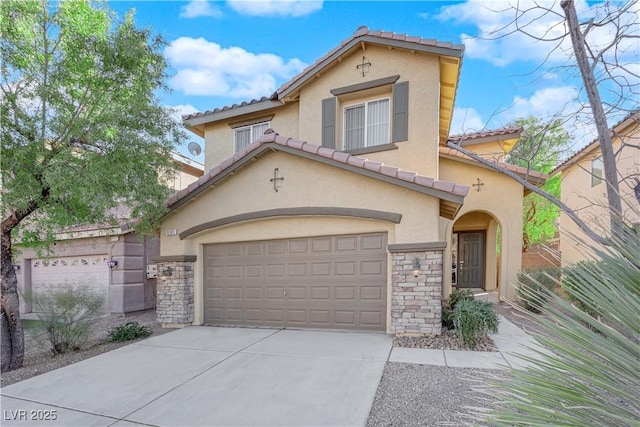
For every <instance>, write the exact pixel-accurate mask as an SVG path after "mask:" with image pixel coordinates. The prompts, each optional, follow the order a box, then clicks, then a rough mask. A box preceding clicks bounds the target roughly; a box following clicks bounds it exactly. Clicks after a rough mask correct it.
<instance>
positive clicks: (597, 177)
mask: <svg viewBox="0 0 640 427" xmlns="http://www.w3.org/2000/svg"><path fill="white" fill-rule="evenodd" d="M596 162H597V163H599V164H600V167H599V168H598V170H599V171H600V174H599V175H598V174H596V168H595V165H596ZM603 179H604V163H603V162H602V157H601V156H598V157H596V158H595V159H593V160H591V187H592V188H593V187H595V186H596V185H599V184H600V183H601V182H602V180H603Z"/></svg>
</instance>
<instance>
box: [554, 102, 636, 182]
mask: <svg viewBox="0 0 640 427" xmlns="http://www.w3.org/2000/svg"><path fill="white" fill-rule="evenodd" d="M633 122H635V123H636V124H639V123H640V109H639V110H633V111H631V112H630V113H629V114H628V115H626V116H625V117H624V118H623V119H622V120H620V121H619V122H617V123H615V124H614V125H613V126H611V128H610V129H609V130H610V132H611V133H612V134H615V133H616V132H621V131H622V129H623V128H624V127H626V126H628V125H629V124H632V123H633ZM612 136H613V135H612ZM597 148H600V141H599V140H598V138H596V139H594V140H593V141H591V142H590V143H589V144H587V145H585V146H584V147H582V148H581V149H579V150H578V151H576V152H575V153H573V154H572V155H571V156H570V157H569V158H568V159H566V160H565V161H563V162H562V163H560V164H559V165H558V166H556V167H555V168H553V170H552V171H551V172H550V173H549V175H551V176H553V175H555V174H556V173H558V172H560V171H562V170H563V169H566V168H567V167H568V166H569V165H571V164H574V163H575V162H577V161H579V160H580V159H582V157H583V156H586V155H587V154H589V153H591V152H592V151H594V150H595V149H597Z"/></svg>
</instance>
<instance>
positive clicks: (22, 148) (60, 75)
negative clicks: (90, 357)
mask: <svg viewBox="0 0 640 427" xmlns="http://www.w3.org/2000/svg"><path fill="white" fill-rule="evenodd" d="M0 13H1V15H0V35H1V39H0V54H1V55H2V65H1V67H0V74H1V81H0V88H1V92H0V96H1V101H2V102H1V107H0V121H1V122H0V127H1V129H2V136H1V139H0V144H1V145H0V149H1V153H2V159H1V162H0V164H1V174H2V176H1V178H2V224H1V230H0V232H1V233H0V237H1V254H0V257H1V262H2V269H1V277H2V316H1V322H2V324H1V327H2V371H5V370H9V369H15V368H18V367H20V366H21V365H22V361H23V354H24V340H23V331H22V323H21V321H20V314H19V310H18V294H17V289H16V288H17V281H16V275H15V272H14V270H13V268H12V257H13V250H14V249H13V247H12V244H13V243H14V241H15V239H16V238H19V241H20V244H21V245H24V246H35V247H44V248H46V247H48V245H50V244H51V243H52V242H53V241H54V236H55V232H56V230H60V229H62V228H64V227H68V226H72V225H74V224H78V223H117V221H118V220H119V219H121V218H122V211H123V210H124V211H126V212H128V213H129V215H128V217H129V218H133V219H136V223H137V227H138V229H139V230H141V231H144V230H151V229H153V227H154V224H155V222H154V218H158V216H159V215H160V214H161V213H162V211H163V206H162V200H163V199H164V198H165V197H166V196H167V191H168V190H167V189H166V187H164V186H163V185H162V181H163V179H165V178H167V177H169V175H170V174H171V168H172V166H171V156H170V150H171V149H172V148H173V145H174V143H176V142H178V141H180V140H181V139H182V138H183V137H184V135H183V131H182V129H181V127H180V125H179V124H178V123H177V122H176V121H174V120H173V119H172V116H171V113H172V112H171V111H169V110H167V109H166V108H163V107H162V105H161V104H160V100H159V98H158V96H157V93H159V92H161V91H163V90H166V89H167V88H166V86H165V80H166V63H165V60H164V58H163V56H162V53H161V51H162V49H163V46H164V45H165V43H164V41H163V40H162V39H161V38H160V37H157V36H155V35H153V34H152V33H151V31H150V30H149V29H138V28H136V26H135V24H134V20H133V18H134V16H133V12H130V13H129V14H127V15H126V17H124V18H122V19H121V18H119V17H117V16H116V15H115V14H114V13H113V12H111V11H110V10H109V9H108V7H107V5H106V3H104V2H99V1H96V2H94V1H89V0H88V1H82V2H80V1H74V2H51V3H49V2H47V1H40V0H21V1H4V2H1V3H0Z"/></svg>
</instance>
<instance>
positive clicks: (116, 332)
mask: <svg viewBox="0 0 640 427" xmlns="http://www.w3.org/2000/svg"><path fill="white" fill-rule="evenodd" d="M149 335H151V328H150V327H149V326H145V325H141V324H140V323H138V322H136V321H132V322H127V323H123V324H122V325H120V326H116V327H115V328H112V329H110V330H109V341H113V342H121V341H131V340H135V339H138V338H144V337H148V336H149Z"/></svg>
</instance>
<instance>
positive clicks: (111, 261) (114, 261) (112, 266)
mask: <svg viewBox="0 0 640 427" xmlns="http://www.w3.org/2000/svg"><path fill="white" fill-rule="evenodd" d="M107 263H108V264H109V268H110V269H112V270H113V269H114V268H116V266H117V265H118V261H116V260H115V259H110V260H109V261H107Z"/></svg>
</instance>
